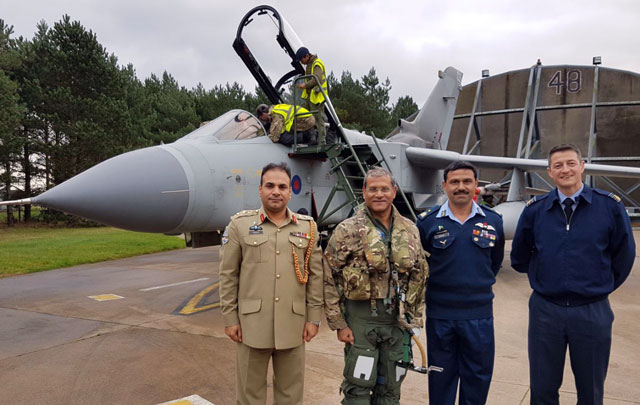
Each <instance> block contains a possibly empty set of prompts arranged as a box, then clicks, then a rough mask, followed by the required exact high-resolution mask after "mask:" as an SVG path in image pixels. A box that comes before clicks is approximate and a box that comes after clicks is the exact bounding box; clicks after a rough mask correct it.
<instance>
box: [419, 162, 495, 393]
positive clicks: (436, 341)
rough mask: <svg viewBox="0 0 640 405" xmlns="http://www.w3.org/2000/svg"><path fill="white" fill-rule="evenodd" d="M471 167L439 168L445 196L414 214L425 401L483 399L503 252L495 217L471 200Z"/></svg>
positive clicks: (474, 173)
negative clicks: (421, 283) (422, 269)
mask: <svg viewBox="0 0 640 405" xmlns="http://www.w3.org/2000/svg"><path fill="white" fill-rule="evenodd" d="M477 186H478V171H477V170H476V168H475V167H474V166H473V165H471V164H470V163H467V162H453V163H452V164H450V165H449V166H448V167H447V168H446V169H445V170H444V181H443V182H442V189H443V190H444V191H445V192H446V193H447V197H448V200H447V201H446V202H445V203H444V204H443V205H442V206H435V207H433V208H431V209H430V210H427V211H426V212H424V213H422V214H420V215H419V217H418V229H419V230H420V238H421V240H422V247H423V248H424V249H425V250H426V251H427V252H429V253H430V256H429V259H428V260H429V269H430V276H429V286H428V287H427V293H426V304H427V355H428V362H429V366H438V367H442V368H443V371H442V372H440V373H432V374H430V375H429V403H430V404H438V405H449V404H450V405H453V404H454V403H455V400H456V391H457V390H458V382H459V384H460V394H459V404H465V405H467V404H469V405H470V404H475V405H484V404H485V403H486V402H487V395H488V394H489V385H490V384H491V376H492V374H493V362H494V353H495V339H494V332H493V291H492V286H493V284H494V283H495V282H496V274H497V273H498V270H500V266H501V264H502V259H503V257H504V241H505V240H504V232H503V228H502V217H501V216H500V215H499V214H497V213H496V212H495V211H492V210H491V209H490V208H487V207H480V206H479V205H478V204H476V203H475V201H473V196H474V194H475V189H476V187H477Z"/></svg>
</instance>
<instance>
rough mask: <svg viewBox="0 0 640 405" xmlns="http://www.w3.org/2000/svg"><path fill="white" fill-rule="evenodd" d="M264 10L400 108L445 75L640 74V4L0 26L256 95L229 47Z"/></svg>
mask: <svg viewBox="0 0 640 405" xmlns="http://www.w3.org/2000/svg"><path fill="white" fill-rule="evenodd" d="M260 4H269V5H271V6H273V7H275V8H276V9H277V10H278V11H279V12H280V14H281V15H283V16H284V17H285V18H286V19H287V20H288V21H289V22H290V24H291V25H292V27H293V28H294V30H295V31H296V32H297V33H298V36H299V37H300V39H301V40H302V41H303V43H304V44H305V45H306V46H307V47H308V48H309V49H310V50H311V51H312V52H314V53H317V54H318V55H319V56H320V57H321V58H322V60H323V61H324V62H325V65H326V66H327V69H328V70H329V71H333V72H334V73H335V74H336V75H340V74H341V73H342V71H344V70H348V71H350V72H351V73H352V74H353V76H354V77H356V78H359V77H361V76H362V75H364V74H366V73H367V72H368V71H369V69H370V68H371V67H375V68H376V71H377V74H378V77H379V78H381V79H384V78H387V77H388V78H389V79H390V81H391V84H392V86H393V89H392V92H391V101H392V102H395V101H396V100H397V98H398V97H401V96H404V95H410V96H411V97H413V99H414V100H415V101H416V102H417V103H418V104H419V105H421V104H422V103H423V102H424V101H425V100H426V97H427V96H428V94H429V92H430V91H431V88H432V87H433V85H434V83H435V81H436V77H437V72H438V70H443V69H444V68H446V67H447V66H454V67H456V68H457V69H458V70H460V71H462V72H463V73H464V77H463V84H467V83H471V82H473V81H476V80H477V79H478V78H479V77H480V74H481V71H482V69H489V70H490V71H491V74H492V75H495V74H499V73H503V72H506V71H510V70H516V69H523V68H527V67H529V66H531V65H533V64H535V62H536V60H537V59H538V58H540V59H541V60H542V63H543V64H545V65H556V64H569V65H589V64H591V60H592V57H593V56H596V55H599V56H602V60H603V66H607V67H613V68H618V69H624V70H630V71H634V72H640V1H637V0H608V1H604V0H584V1H559V0H553V1H549V0H538V1H535V2H523V1H507V0H499V1H493V0H485V1H477V0H464V1H459V0H449V1H446V0H445V1H442V0H440V1H432V0H411V1H401V0H396V1H388V0H385V1H382V0H367V1H360V0H323V1H319V0H315V1H299V0H271V1H249V0H232V1H219V0H206V1H205V0H180V1H178V0H176V1H168V0H108V1H92V0H68V1H59V0H23V1H18V0H0V18H2V19H4V20H5V23H6V24H8V25H13V27H14V32H15V36H19V35H22V36H24V37H26V38H28V39H31V38H32V37H33V34H34V32H35V30H36V24H37V23H38V22H39V21H41V20H45V21H46V22H47V23H48V24H49V26H53V24H54V23H55V22H57V21H59V20H60V19H61V18H62V16H63V15H64V14H68V15H69V16H70V17H71V19H72V20H78V21H80V22H81V23H82V24H83V25H84V26H85V27H86V28H87V29H90V30H92V31H94V32H95V33H96V34H97V36H98V40H99V41H100V43H101V44H102V45H103V46H104V47H105V48H106V49H107V51H108V52H109V53H113V54H115V55H116V56H117V57H118V60H119V63H120V64H122V65H126V64H128V63H132V64H133V66H134V67H135V69H136V72H137V74H138V77H139V78H140V79H144V78H146V77H148V76H149V75H150V74H151V73H156V74H158V75H161V74H162V72H163V71H165V70H166V71H168V72H169V73H171V74H172V75H173V76H174V77H175V78H176V80H177V81H178V82H179V83H180V84H181V85H183V86H186V87H187V88H192V87H194V86H196V85H197V84H198V83H202V84H203V85H204V86H205V88H207V89H209V88H212V87H213V86H214V85H216V84H224V83H227V82H230V83H232V82H234V81H237V82H239V83H240V84H242V85H243V86H244V87H245V89H246V90H248V91H252V90H253V88H254V86H255V82H254V80H253V78H252V77H251V76H250V75H249V73H248V71H247V70H246V68H245V67H244V65H243V64H242V62H241V61H240V59H239V58H238V57H237V55H236V54H235V52H234V51H233V49H232V48H231V43H232V42H233V39H234V37H235V34H236V30H237V27H238V24H239V22H240V20H241V19H242V17H243V16H244V15H245V14H246V13H247V12H248V11H249V10H250V9H251V8H253V7H254V6H256V5H260ZM253 26H255V27H253ZM250 27H251V28H252V29H253V31H252V35H253V38H256V37H257V35H259V31H260V30H261V29H263V28H264V30H263V31H264V32H266V34H260V35H263V36H262V37H261V38H260V39H261V41H264V44H265V50H266V49H268V48H266V47H267V46H272V47H273V52H270V51H269V53H270V55H265V56H264V58H268V57H271V58H274V60H276V59H277V60H282V58H283V57H284V55H283V54H282V53H280V52H281V51H279V50H278V49H277V48H276V47H275V39H274V32H275V31H273V29H269V27H268V26H267V25H264V26H258V23H255V24H251V25H250ZM257 45H258V43H255V44H254V43H249V46H250V47H251V48H252V50H256V49H257ZM256 52H257V51H256ZM265 61H266V60H265ZM278 73H281V72H278Z"/></svg>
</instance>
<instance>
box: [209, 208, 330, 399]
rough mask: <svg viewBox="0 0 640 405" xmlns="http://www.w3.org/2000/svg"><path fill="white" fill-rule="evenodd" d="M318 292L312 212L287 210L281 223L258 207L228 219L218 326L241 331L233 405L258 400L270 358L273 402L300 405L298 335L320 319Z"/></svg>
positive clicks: (300, 340)
mask: <svg viewBox="0 0 640 405" xmlns="http://www.w3.org/2000/svg"><path fill="white" fill-rule="evenodd" d="M305 269H308V273H307V270H305ZM301 280H302V282H301ZM322 295H323V293H322V250H321V249H320V245H319V243H318V232H317V229H316V227H315V223H314V222H313V219H312V218H311V217H309V216H306V215H301V214H297V213H293V212H291V211H290V210H289V209H287V219H286V220H285V221H284V222H283V223H282V224H280V226H276V225H275V224H273V223H272V222H271V221H269V218H268V217H267V215H266V213H265V211H264V208H260V209H259V210H248V211H241V212H239V213H237V214H236V215H234V216H232V217H231V222H229V225H228V226H227V228H226V230H225V233H224V234H223V238H222V246H221V249H220V306H221V308H222V316H223V321H224V324H225V326H233V325H240V326H241V328H242V343H238V344H237V361H236V380H237V403H238V404H264V403H265V401H266V387H267V384H266V376H267V367H268V364H269V359H270V358H272V360H273V371H274V381H273V387H274V398H275V401H276V403H278V404H302V393H303V382H304V341H303V336H302V335H303V330H304V325H305V322H307V321H308V322H319V321H320V319H321V317H322V301H323V296H322Z"/></svg>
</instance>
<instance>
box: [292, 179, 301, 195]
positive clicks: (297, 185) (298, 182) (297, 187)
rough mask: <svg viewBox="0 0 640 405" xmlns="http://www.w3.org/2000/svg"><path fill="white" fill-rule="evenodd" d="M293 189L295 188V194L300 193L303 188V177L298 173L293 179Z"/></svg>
mask: <svg viewBox="0 0 640 405" xmlns="http://www.w3.org/2000/svg"><path fill="white" fill-rule="evenodd" d="M291 190H293V194H300V190H302V179H301V178H300V176H298V175H297V174H296V175H295V176H293V178H292V179H291Z"/></svg>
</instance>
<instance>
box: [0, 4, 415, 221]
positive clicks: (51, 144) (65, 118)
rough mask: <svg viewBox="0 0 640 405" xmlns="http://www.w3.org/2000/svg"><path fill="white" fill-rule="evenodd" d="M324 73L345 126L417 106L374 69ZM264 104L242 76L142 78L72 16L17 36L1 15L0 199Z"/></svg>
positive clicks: (369, 127)
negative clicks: (189, 83)
mask: <svg viewBox="0 0 640 405" xmlns="http://www.w3.org/2000/svg"><path fill="white" fill-rule="evenodd" d="M327 80H328V86H329V94H330V97H331V100H332V102H333V104H334V107H335V109H336V112H337V113H338V116H339V118H340V120H341V122H342V123H343V125H344V126H345V127H348V128H353V129H357V130H360V131H364V132H366V133H368V134H371V133H373V134H375V135H376V136H385V135H387V134H388V133H389V132H390V131H391V130H392V129H393V128H394V127H395V125H396V123H397V121H398V118H400V117H407V116H409V115H410V114H412V113H413V112H415V111H417V109H418V106H417V105H416V103H415V102H414V101H413V99H412V98H411V97H409V96H405V97H401V98H400V99H398V100H397V102H395V103H393V104H391V103H390V97H389V91H390V90H391V83H390V81H389V79H388V78H387V79H386V80H380V79H379V78H378V77H377V75H376V71H375V69H374V68H371V70H370V71H369V72H368V73H367V74H366V75H364V76H363V77H362V78H359V79H354V78H353V76H352V74H351V73H350V72H349V71H343V72H342V74H341V76H340V78H337V77H336V76H335V75H334V74H333V72H332V73H331V74H330V75H329V76H328V78H327ZM267 102H268V101H267V99H266V97H265V95H264V93H263V92H262V91H261V90H260V89H259V88H258V87H256V88H255V89H254V91H253V92H249V91H246V90H245V89H244V88H243V86H241V85H240V84H238V83H237V82H234V83H233V84H229V83H227V84H225V85H216V86H214V87H213V88H212V89H205V88H204V86H202V84H198V86H196V87H195V88H192V89H187V88H185V87H184V86H181V85H180V84H179V83H178V82H177V80H176V79H175V78H174V77H173V76H172V75H171V74H170V73H168V72H166V71H165V72H164V73H163V74H162V75H161V76H157V75H155V74H152V75H151V76H150V77H148V78H146V79H144V80H140V79H139V78H138V77H137V76H136V71H135V68H134V66H133V65H132V64H128V65H126V66H121V65H119V64H118V58H117V57H116V55H114V54H109V53H108V52H107V50H106V49H105V48H104V47H103V46H102V45H101V44H100V43H99V42H98V40H97V36H96V34H95V33H94V32H93V31H91V30H87V29H86V28H85V27H84V26H83V25H82V24H81V23H80V22H79V21H72V20H71V18H70V17H69V16H68V15H65V16H63V17H62V19H61V20H60V21H58V22H56V23H54V24H53V26H52V27H50V26H49V25H48V24H47V23H46V22H44V21H41V22H40V23H39V24H38V25H37V27H36V32H35V34H34V36H33V38H32V39H31V40H26V39H25V38H23V37H18V38H15V37H14V35H13V26H10V25H8V24H7V23H5V21H4V20H2V19H0V199H15V198H28V197H31V196H33V195H37V194H39V193H40V192H42V191H44V190H43V189H42V188H44V189H49V188H51V187H53V186H55V185H57V184H60V183H61V182H63V181H65V180H67V179H69V178H71V177H73V176H75V175H76V174H78V173H80V172H82V171H84V170H86V169H88V168H90V167H91V166H94V165H95V164H97V163H99V162H101V161H103V160H105V159H108V158H110V157H113V156H115V155H118V154H121V153H123V152H127V151H130V150H133V149H138V148H143V147H147V146H152V145H158V144H161V143H170V142H173V141H175V140H177V139H178V138H180V137H182V136H184V135H185V134H187V133H189V132H191V131H192V130H194V129H196V128H197V127H198V126H199V125H200V123H201V122H204V121H209V120H212V119H214V118H216V117H218V116H219V115H222V114H223V113H225V112H226V111H228V110H230V109H234V108H239V109H245V110H247V111H250V112H254V111H255V108H256V106H257V105H258V104H260V103H267ZM34 185H35V186H34ZM29 217H30V211H29V209H27V210H26V211H25V219H26V220H28V219H29Z"/></svg>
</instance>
